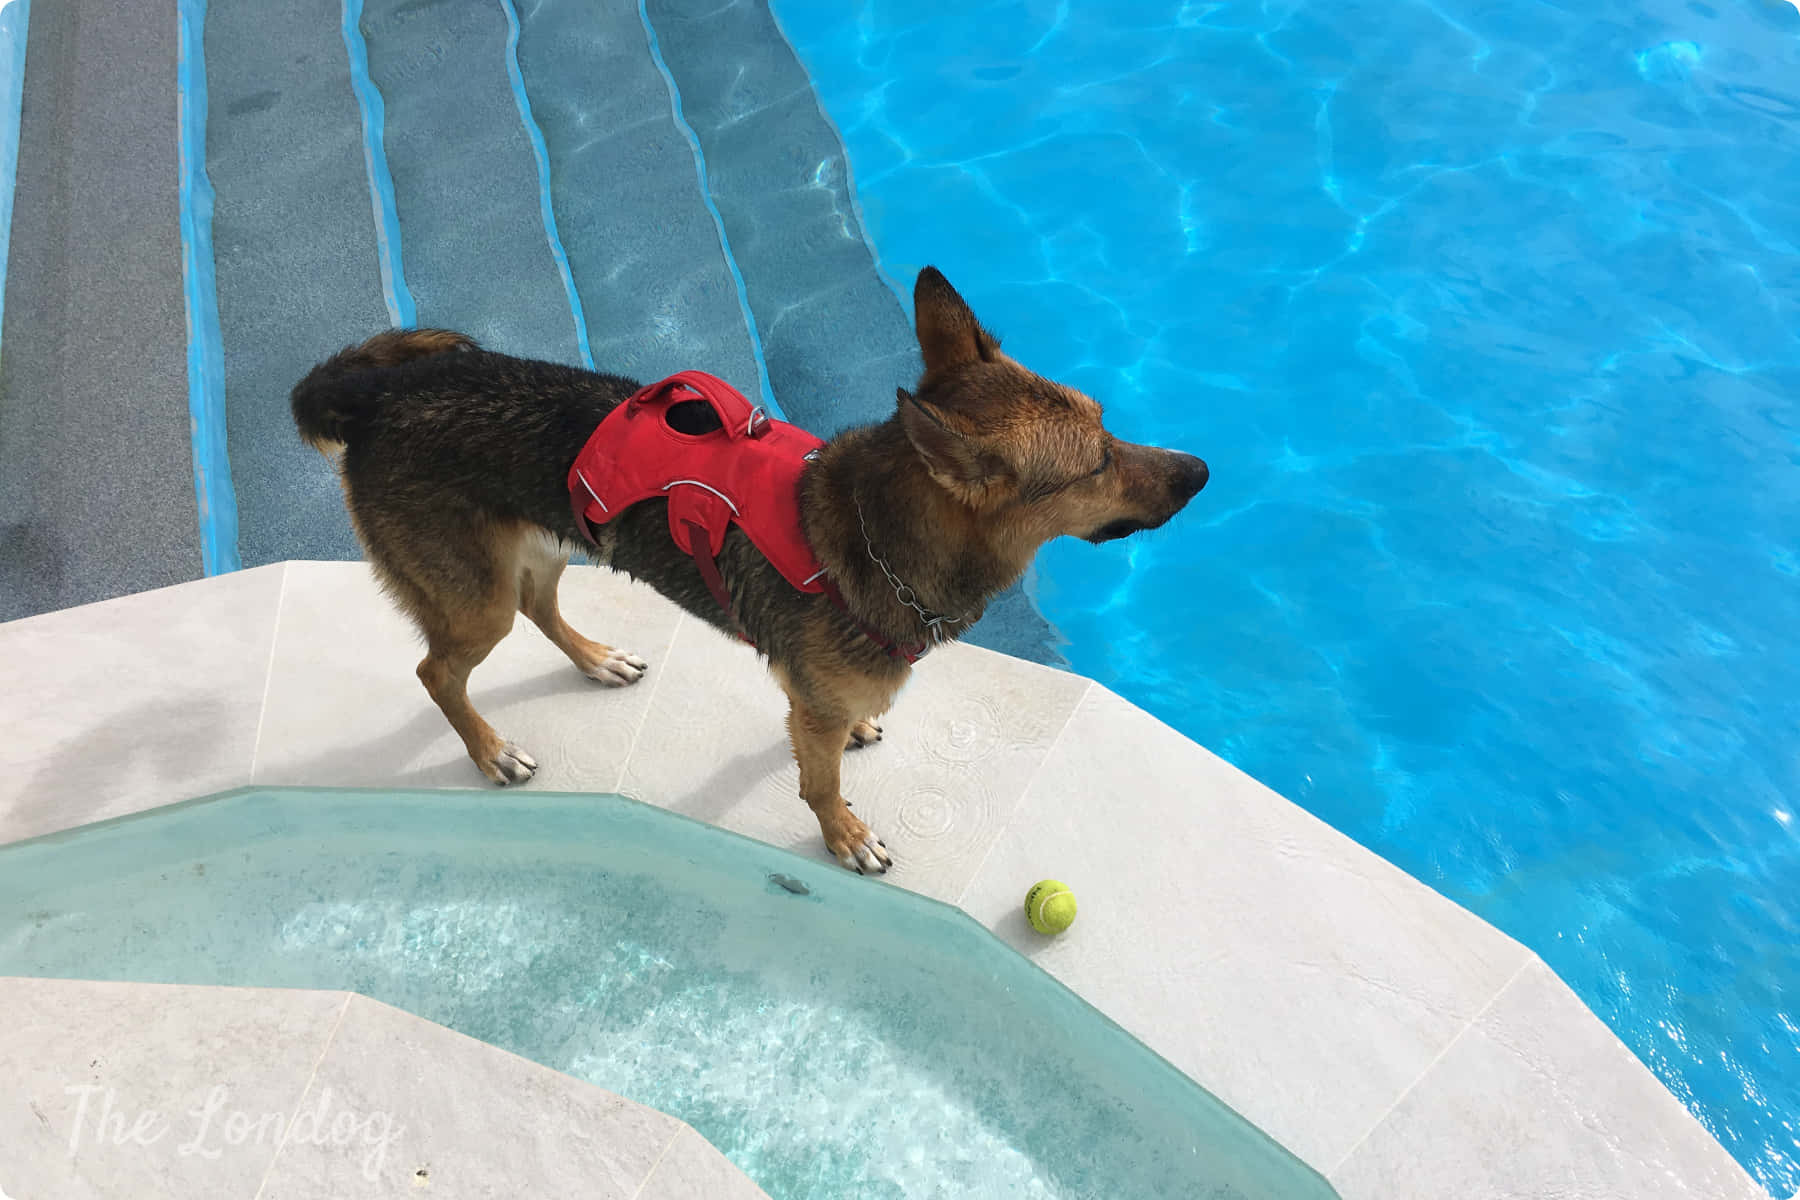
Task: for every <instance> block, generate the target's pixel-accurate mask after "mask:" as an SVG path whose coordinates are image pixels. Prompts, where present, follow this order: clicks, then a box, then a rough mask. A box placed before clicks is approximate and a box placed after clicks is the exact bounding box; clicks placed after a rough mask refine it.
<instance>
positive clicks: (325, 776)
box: [256, 666, 606, 790]
mask: <svg viewBox="0 0 1800 1200" xmlns="http://www.w3.org/2000/svg"><path fill="white" fill-rule="evenodd" d="M605 691H606V689H604V688H602V687H600V686H599V685H597V684H595V683H594V682H593V681H592V680H589V679H587V678H585V677H584V676H582V675H581V674H580V673H579V672H577V671H575V670H573V669H572V668H570V667H567V666H559V667H553V668H550V669H547V670H545V671H543V672H542V673H540V674H537V675H533V676H531V677H530V678H528V679H520V680H516V681H514V682H512V683H505V684H501V685H499V686H498V687H494V688H485V689H482V690H481V691H479V692H478V693H477V694H476V695H475V696H474V697H473V698H474V699H475V700H476V702H477V705H478V707H479V708H480V709H482V710H486V711H489V712H503V711H505V710H507V709H509V708H511V707H512V706H513V705H515V704H527V703H531V702H533V701H538V700H562V701H564V702H568V703H574V702H578V701H579V700H581V699H586V700H601V699H603V698H604V697H603V695H597V693H604V692H605ZM266 732H267V731H265V736H266ZM446 737H448V741H447V743H446V744H445V745H444V746H443V748H442V753H441V754H438V755H436V756H434V757H433V758H432V759H431V760H430V761H427V762H424V763H421V764H420V765H418V766H416V767H412V768H410V769H407V770H400V771H394V770H390V769H387V768H386V766H385V764H388V763H401V762H413V761H415V760H417V759H419V758H421V757H424V756H425V755H427V754H429V753H430V752H431V750H432V747H433V746H434V745H435V744H437V743H440V742H445V740H446ZM256 773H257V780H256V781H257V782H258V783H270V784H280V783H291V784H298V785H309V786H326V787H402V788H426V789H437V788H458V789H465V790H482V789H493V790H498V789H497V788H495V786H494V784H492V783H490V782H488V780H487V778H486V777H485V776H484V775H482V774H481V772H480V770H479V769H478V768H477V767H476V766H475V764H474V763H472V762H470V761H469V756H468V755H467V754H466V753H465V752H464V751H463V748H462V744H461V743H460V742H459V741H457V740H456V738H455V735H454V734H453V733H451V732H450V727H449V725H448V723H447V722H446V721H445V720H444V714H443V713H442V712H441V711H439V709H438V707H437V706H436V705H435V704H433V703H431V700H430V698H429V697H428V696H426V695H425V693H424V692H423V690H421V691H420V693H419V699H418V704H417V712H415V713H414V715H412V716H411V717H408V718H407V719H406V720H405V721H404V722H403V723H402V724H400V725H398V726H396V727H392V728H389V729H385V730H383V731H382V732H380V733H378V734H374V735H372V736H370V737H367V738H364V739H363V740H362V741H359V742H354V743H352V742H346V743H345V744H344V745H343V746H340V747H337V748H334V749H332V750H328V751H325V752H323V753H320V754H315V755H313V756H312V757H310V758H303V759H295V760H292V761H282V762H280V763H279V765H275V766H271V765H270V762H269V755H268V753H267V752H266V751H265V752H264V753H263V754H261V755H259V761H258V764H257V772H256Z"/></svg>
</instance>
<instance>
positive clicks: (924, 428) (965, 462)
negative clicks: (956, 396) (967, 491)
mask: <svg viewBox="0 0 1800 1200" xmlns="http://www.w3.org/2000/svg"><path fill="white" fill-rule="evenodd" d="M894 396H895V398H896V399H897V400H899V402H900V426H901V428H903V429H905V430H906V440H907V441H909V442H911V443H912V446H913V449H914V450H916V451H918V454H919V457H920V458H922V459H924V460H925V467H926V469H927V470H928V471H930V472H931V473H932V475H933V476H934V477H936V478H937V480H938V481H939V482H940V483H943V484H945V485H948V486H960V487H967V486H971V485H976V484H980V483H983V482H985V481H987V480H988V479H990V478H991V477H992V476H993V475H994V474H995V473H996V472H997V471H998V470H999V466H998V463H997V462H996V460H995V459H994V458H993V456H992V455H989V454H985V453H983V452H982V450H981V447H980V446H979V445H978V444H977V442H976V440H975V439H974V438H972V437H971V436H970V435H968V434H965V433H962V432H960V431H958V430H957V429H955V428H954V427H953V426H952V425H951V423H950V422H951V420H953V419H954V418H949V417H946V415H945V414H944V413H942V412H940V411H939V410H937V409H936V408H934V407H933V406H931V405H929V404H926V403H925V402H924V401H922V400H920V399H918V398H917V397H915V396H914V395H913V394H912V393H911V392H909V391H907V390H906V389H905V388H897V389H895V392H894Z"/></svg>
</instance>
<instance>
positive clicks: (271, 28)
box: [205, 0, 388, 566]
mask: <svg viewBox="0 0 1800 1200" xmlns="http://www.w3.org/2000/svg"><path fill="white" fill-rule="evenodd" d="M340 15H341V7H340V4H339V0H273V2H270V0H210V2H209V4H208V6H207V13H206V41H205V46H206V88H207V107H208V121H207V136H206V170H207V174H208V175H209V176H210V177H211V180H212V185H213V193H214V208H213V229H212V234H213V237H212V241H213V262H214V271H215V276H216V278H217V287H218V303H219V330H220V334H221V337H222V341H223V343H224V348H225V412H226V432H227V439H228V440H227V445H228V447H229V452H230V457H231V468H232V482H233V484H234V486H235V490H236V493H237V502H238V548H239V552H240V555H241V557H242V560H243V563H244V565H246V566H256V565H259V564H262V563H267V562H273V561H278V560H280V559H284V558H292V557H294V556H295V555H297V554H303V555H306V556H308V557H310V558H354V557H359V556H360V554H361V551H360V550H359V549H358V547H357V544H356V538H355V536H354V535H353V534H352V533H351V531H350V521H349V518H348V516H347V515H346V514H345V512H344V497H343V492H342V491H341V490H340V489H339V487H338V483H337V478H336V475H335V473H334V472H333V471H332V469H331V466H330V464H329V463H327V462H326V461H325V460H324V459H323V458H321V457H320V456H319V455H318V454H317V453H316V452H314V451H313V450H311V449H309V448H308V447H307V446H305V445H304V444H303V443H302V442H301V441H300V439H299V437H298V436H297V435H296V434H295V432H294V421H293V417H292V416H290V415H289V412H288V402H287V397H288V391H289V389H290V388H292V387H293V386H294V384H295V382H296V381H298V380H299V378H300V377H301V376H302V375H304V374H305V373H306V371H307V370H308V369H309V368H311V367H312V365H313V364H314V363H316V362H318V361H319V360H320V359H321V358H323V357H325V356H326V355H327V354H330V353H331V352H332V351H334V350H336V349H338V348H339V347H341V346H344V345H346V344H348V343H350V342H357V341H361V340H362V339H363V338H365V337H368V336H369V335H370V334H371V333H374V332H375V331H376V330H378V329H382V328H385V327H386V325H387V323H388V316H387V307H386V305H385V303H384V302H383V299H382V290H381V276H380V270H379V261H378V258H377V248H376V237H375V218H374V213H373V209H372V207H371V205H370V200H369V182H368V175H367V172H366V170H365V167H364V157H363V134H362V125H361V121H360V118H359V116H358V112H357V106H356V96H355V94H354V92H353V91H352V90H351V83H350V68H349V61H348V59H347V58H346V56H345V51H344V40H343V35H342V33H341V32H340Z"/></svg>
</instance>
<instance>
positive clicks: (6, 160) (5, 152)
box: [0, 0, 31, 324]
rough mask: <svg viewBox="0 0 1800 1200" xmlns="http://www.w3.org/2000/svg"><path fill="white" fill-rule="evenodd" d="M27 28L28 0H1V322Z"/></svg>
mask: <svg viewBox="0 0 1800 1200" xmlns="http://www.w3.org/2000/svg"><path fill="white" fill-rule="evenodd" d="M30 28H31V0H11V2H10V3H9V2H8V0H0V105H3V106H4V108H3V109H0V324H4V322H5V318H6V261H7V252H8V250H9V249H10V248H11V246H12V213H13V187H14V186H15V185H16V184H17V182H18V174H19V105H20V102H21V101H22V100H23V99H24V96H25V35H26V31H27V30H29V29H30Z"/></svg>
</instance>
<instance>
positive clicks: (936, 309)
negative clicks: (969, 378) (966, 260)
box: [913, 267, 1000, 374]
mask: <svg viewBox="0 0 1800 1200" xmlns="http://www.w3.org/2000/svg"><path fill="white" fill-rule="evenodd" d="M913 328H914V330H915V331H916V332H917V334H918V336H919V353H920V354H921V355H922V356H923V357H924V359H925V371H926V373H927V374H930V373H933V372H937V371H947V370H950V369H952V368H954V367H960V366H965V365H967V364H969V363H974V362H992V361H993V360H994V359H996V358H998V357H999V355H1000V341H999V339H998V338H996V337H994V335H993V334H991V333H989V332H988V331H987V330H985V329H983V328H982V327H981V322H980V321H977V320H976V319H975V313H974V312H973V311H972V310H971V309H970V308H969V306H968V304H967V302H965V301H964V300H963V298H962V297H961V296H959V295H958V294H957V292H956V289H955V288H953V287H951V286H950V281H949V280H948V279H945V278H944V276H943V275H942V274H941V273H940V272H939V271H938V269H937V268H936V267H926V268H925V269H924V270H923V271H920V272H919V278H918V282H916V283H915V284H914V285H913Z"/></svg>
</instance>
